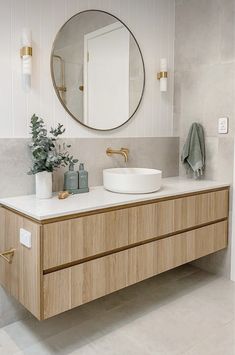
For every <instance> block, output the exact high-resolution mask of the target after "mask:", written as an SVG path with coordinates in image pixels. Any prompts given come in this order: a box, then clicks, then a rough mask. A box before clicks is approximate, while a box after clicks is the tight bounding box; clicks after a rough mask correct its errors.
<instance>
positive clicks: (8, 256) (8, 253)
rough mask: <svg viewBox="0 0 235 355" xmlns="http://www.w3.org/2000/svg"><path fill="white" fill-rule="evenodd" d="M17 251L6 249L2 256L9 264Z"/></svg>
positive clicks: (0, 254) (0, 255)
mask: <svg viewBox="0 0 235 355" xmlns="http://www.w3.org/2000/svg"><path fill="white" fill-rule="evenodd" d="M15 251H16V249H10V250H6V251H4V252H3V253H0V257H1V258H3V259H4V260H6V261H7V262H8V263H9V264H11V263H12V259H13V256H14V254H15Z"/></svg>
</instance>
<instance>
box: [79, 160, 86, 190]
mask: <svg viewBox="0 0 235 355" xmlns="http://www.w3.org/2000/svg"><path fill="white" fill-rule="evenodd" d="M78 186H79V192H80V193H82V192H88V191H89V187H88V172H87V171H86V170H84V164H83V163H80V164H79V171H78Z"/></svg>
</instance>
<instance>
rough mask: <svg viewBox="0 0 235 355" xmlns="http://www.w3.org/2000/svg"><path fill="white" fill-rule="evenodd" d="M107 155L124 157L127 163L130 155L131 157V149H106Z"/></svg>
mask: <svg viewBox="0 0 235 355" xmlns="http://www.w3.org/2000/svg"><path fill="white" fill-rule="evenodd" d="M106 154H107V155H108V156H111V155H113V154H119V155H122V156H123V157H124V159H125V162H127V161H128V155H129V149H128V148H121V149H112V148H107V149H106Z"/></svg>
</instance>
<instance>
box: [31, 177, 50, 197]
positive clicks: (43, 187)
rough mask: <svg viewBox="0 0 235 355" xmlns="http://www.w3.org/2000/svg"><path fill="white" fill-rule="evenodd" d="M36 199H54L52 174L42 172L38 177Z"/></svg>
mask: <svg viewBox="0 0 235 355" xmlns="http://www.w3.org/2000/svg"><path fill="white" fill-rule="evenodd" d="M35 176H36V197H37V198H41V199H42V198H51V197H52V173H50V172H48V171H42V172H40V173H37V174H36V175H35Z"/></svg>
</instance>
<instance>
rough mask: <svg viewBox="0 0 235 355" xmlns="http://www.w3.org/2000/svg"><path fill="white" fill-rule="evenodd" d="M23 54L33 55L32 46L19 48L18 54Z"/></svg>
mask: <svg viewBox="0 0 235 355" xmlns="http://www.w3.org/2000/svg"><path fill="white" fill-rule="evenodd" d="M25 55H30V56H31V57H32V55H33V48H32V47H22V48H21V49H20V56H21V58H22V57H23V56H25Z"/></svg>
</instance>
